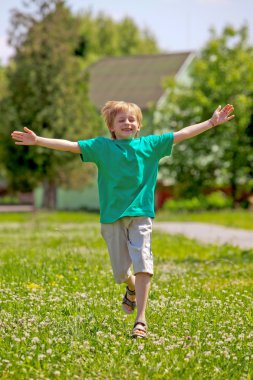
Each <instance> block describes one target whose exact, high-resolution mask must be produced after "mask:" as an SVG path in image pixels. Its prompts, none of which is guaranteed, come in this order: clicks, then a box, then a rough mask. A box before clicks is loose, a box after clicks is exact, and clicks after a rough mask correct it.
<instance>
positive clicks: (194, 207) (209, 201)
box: [163, 191, 233, 212]
mask: <svg viewBox="0 0 253 380" xmlns="http://www.w3.org/2000/svg"><path fill="white" fill-rule="evenodd" d="M232 203H233V202H232V198H231V197H229V196H227V195H226V194H224V193H223V192H222V191H216V192H214V193H211V194H209V195H207V196H204V195H200V196H199V197H197V196H196V197H193V198H191V199H170V200H168V201H166V202H165V203H164V206H163V210H170V211H175V212H177V211H179V212H185V211H190V212H192V211H193V212H194V211H205V210H223V209H226V208H231V206H232Z"/></svg>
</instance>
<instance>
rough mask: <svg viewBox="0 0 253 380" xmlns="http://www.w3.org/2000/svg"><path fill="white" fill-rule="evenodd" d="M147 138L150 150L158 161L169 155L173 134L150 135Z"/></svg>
mask: <svg viewBox="0 0 253 380" xmlns="http://www.w3.org/2000/svg"><path fill="white" fill-rule="evenodd" d="M149 137H150V143H151V145H152V149H153V150H154V153H155V155H156V157H157V158H158V159H161V158H162V157H165V156H170V155H171V153H172V148H173V142H174V133H173V132H169V133H164V134H162V135H151V136H149Z"/></svg>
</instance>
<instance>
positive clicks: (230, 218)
mask: <svg viewBox="0 0 253 380" xmlns="http://www.w3.org/2000/svg"><path fill="white" fill-rule="evenodd" d="M156 220H157V221H170V222H176V221H177V222H179V221H180V222H203V223H213V224H220V225H224V226H227V227H235V228H244V229H249V230H253V212H252V211H248V210H243V209H239V210H222V211H208V212H185V213H183V212H181V213H180V212H178V213H175V212H171V211H163V210H161V211H158V212H157V217H156Z"/></svg>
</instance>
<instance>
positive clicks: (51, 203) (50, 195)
mask: <svg viewBox="0 0 253 380" xmlns="http://www.w3.org/2000/svg"><path fill="white" fill-rule="evenodd" d="M56 200H57V187H56V184H55V183H54V182H51V181H47V180H46V181H44V183H43V202H42V207H43V208H46V209H49V210H55V209H56Z"/></svg>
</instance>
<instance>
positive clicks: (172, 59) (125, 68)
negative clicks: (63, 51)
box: [88, 52, 192, 109]
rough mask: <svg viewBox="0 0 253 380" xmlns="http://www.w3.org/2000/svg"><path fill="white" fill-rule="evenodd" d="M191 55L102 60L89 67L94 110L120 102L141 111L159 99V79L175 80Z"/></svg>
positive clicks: (160, 91)
mask: <svg viewBox="0 0 253 380" xmlns="http://www.w3.org/2000/svg"><path fill="white" fill-rule="evenodd" d="M190 56H192V52H182V53H171V54H156V55H138V56H126V57H110V58H104V59H102V60H100V61H97V62H96V63H94V64H93V65H91V66H90V67H89V69H88V71H89V74H90V89H89V95H90V99H91V101H92V102H93V103H94V104H95V106H96V107H97V108H101V107H102V106H103V105H104V104H105V102H106V101H108V100H124V101H127V102H133V103H136V104H138V105H139V106H140V107H141V108H142V109H146V108H147V107H148V105H149V104H150V103H151V102H152V103H156V102H157V101H158V100H159V99H160V97H161V96H162V94H163V92H164V90H163V88H162V82H163V79H164V78H166V77H168V76H172V77H175V76H176V75H177V74H178V73H179V72H180V70H182V68H183V67H184V66H185V64H186V62H187V61H188V59H189V57H190Z"/></svg>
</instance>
